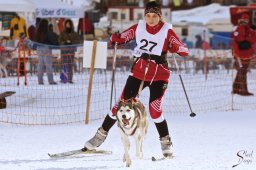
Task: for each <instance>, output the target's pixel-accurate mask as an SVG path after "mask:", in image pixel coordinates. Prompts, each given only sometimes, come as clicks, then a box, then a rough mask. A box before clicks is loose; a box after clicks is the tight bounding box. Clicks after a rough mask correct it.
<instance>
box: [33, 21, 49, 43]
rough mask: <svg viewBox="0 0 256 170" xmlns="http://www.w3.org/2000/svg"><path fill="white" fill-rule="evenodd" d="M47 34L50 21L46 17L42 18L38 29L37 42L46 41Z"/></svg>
mask: <svg viewBox="0 0 256 170" xmlns="http://www.w3.org/2000/svg"><path fill="white" fill-rule="evenodd" d="M47 34H48V21H47V20H46V19H42V20H41V21H40V23H39V26H38V28H37V30H36V42H39V43H44V42H45V40H46V39H47Z"/></svg>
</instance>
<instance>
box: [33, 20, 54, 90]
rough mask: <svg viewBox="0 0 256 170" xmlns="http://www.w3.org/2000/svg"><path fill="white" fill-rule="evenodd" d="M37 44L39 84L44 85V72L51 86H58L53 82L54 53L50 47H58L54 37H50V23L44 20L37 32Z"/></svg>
mask: <svg viewBox="0 0 256 170" xmlns="http://www.w3.org/2000/svg"><path fill="white" fill-rule="evenodd" d="M35 40H36V43H37V55H38V65H37V76H38V83H39V84H40V85H43V84H44V80H43V74H44V71H46V73H47V77H48V82H49V84H51V85H54V84H57V83H56V82H55V81H54V80H53V68H52V51H51V47H50V45H57V44H56V43H55V42H54V40H53V37H51V36H50V34H49V30H48V21H47V20H46V19H42V20H41V21H40V23H39V26H38V28H37V31H36V38H35Z"/></svg>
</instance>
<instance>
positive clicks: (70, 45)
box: [59, 19, 82, 84]
mask: <svg viewBox="0 0 256 170" xmlns="http://www.w3.org/2000/svg"><path fill="white" fill-rule="evenodd" d="M59 43H60V45H64V46H62V47H61V61H62V65H63V67H66V70H67V73H68V82H69V83H71V84H72V83H73V67H74V59H75V51H76V47H75V44H79V43H82V37H81V36H79V34H78V33H76V32H75V30H74V24H73V22H72V21H71V20H70V19H67V20H65V22H64V29H63V31H62V32H61V34H60V37H59ZM64 65H65V66H64Z"/></svg>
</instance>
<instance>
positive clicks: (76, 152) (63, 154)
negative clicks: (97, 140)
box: [48, 148, 112, 158]
mask: <svg viewBox="0 0 256 170" xmlns="http://www.w3.org/2000/svg"><path fill="white" fill-rule="evenodd" d="M80 154H102V155H109V154H112V151H107V150H85V149H84V148H82V149H78V150H71V151H67V152H61V153H55V154H50V153H48V155H49V156H50V157H51V158H63V157H68V156H74V155H80Z"/></svg>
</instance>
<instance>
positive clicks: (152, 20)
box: [145, 13, 161, 27]
mask: <svg viewBox="0 0 256 170" xmlns="http://www.w3.org/2000/svg"><path fill="white" fill-rule="evenodd" d="M160 19H161V18H160V16H159V15H157V14H156V13H147V14H146V15H145V20H146V23H147V24H148V25H149V26H151V27H153V26H155V25H157V24H158V23H159V22H160Z"/></svg>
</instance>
